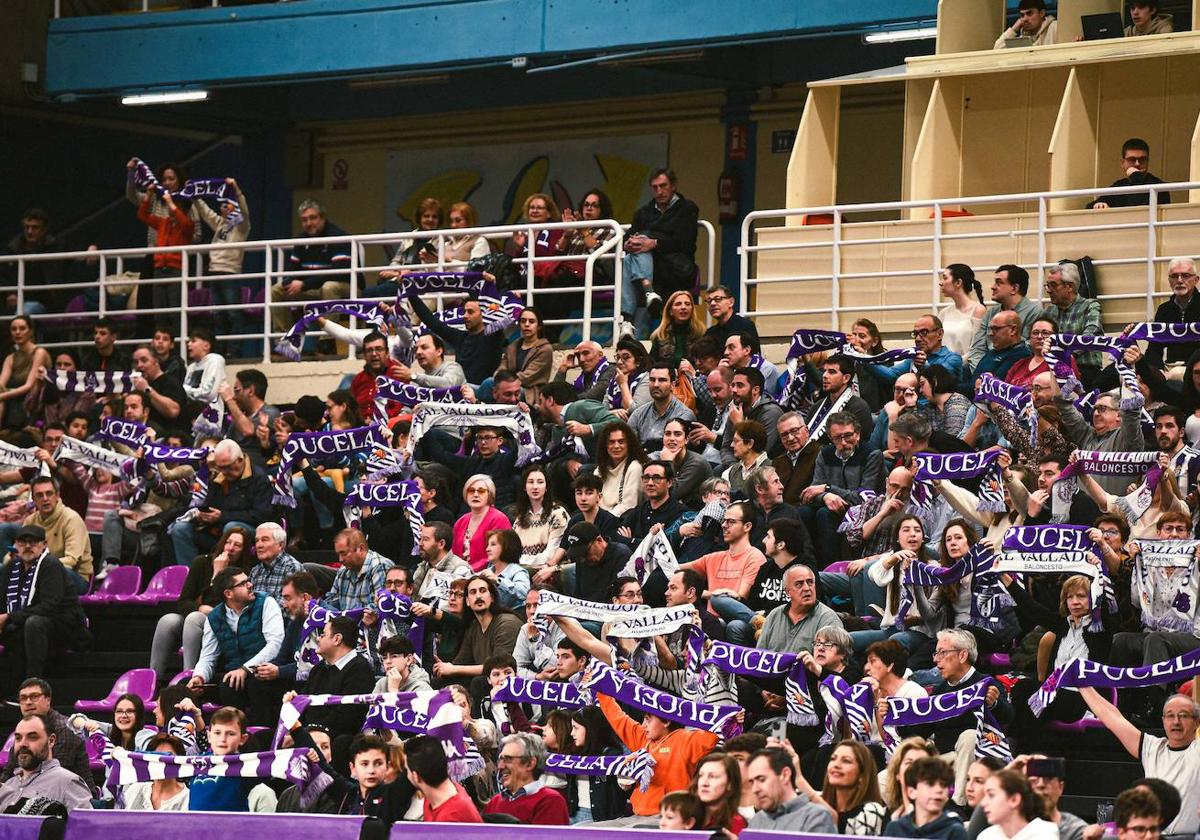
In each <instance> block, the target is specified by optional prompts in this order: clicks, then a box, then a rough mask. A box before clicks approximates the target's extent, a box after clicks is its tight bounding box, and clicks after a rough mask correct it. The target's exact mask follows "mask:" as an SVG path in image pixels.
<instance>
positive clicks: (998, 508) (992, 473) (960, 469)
mask: <svg viewBox="0 0 1200 840" xmlns="http://www.w3.org/2000/svg"><path fill="white" fill-rule="evenodd" d="M1002 452H1003V450H1000V449H989V450H987V451H984V452H951V453H949V454H946V455H936V454H934V453H931V452H923V453H921V454H920V455H916V456H914V457H913V461H914V463H916V465H917V473H916V475H915V476H914V478H913V483H914V486H913V494H914V496H915V495H916V491H917V487H916V484H917V483H918V482H920V483H921V485H922V486H923V487H922V492H923V493H925V494H927V495H926V498H932V486H931V485H930V484H929V483H928V482H932V481H935V480H947V481H957V480H960V479H963V478H976V477H978V476H983V480H982V481H980V483H979V505H978V509H979V510H980V511H981V512H983V513H1004V511H1005V510H1007V506H1006V505H1005V504H1004V472H1003V470H1001V469H1000V464H999V458H1000V455H1001V453H1002Z"/></svg>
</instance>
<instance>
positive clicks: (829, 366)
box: [804, 353, 875, 439]
mask: <svg viewBox="0 0 1200 840" xmlns="http://www.w3.org/2000/svg"><path fill="white" fill-rule="evenodd" d="M853 382H854V360H853V359H851V358H850V357H849V356H846V355H843V354H842V353H835V354H834V355H832V356H830V357H829V358H828V359H826V360H825V361H824V362H822V364H821V399H820V401H819V402H817V403H816V405H814V406H813V407H812V409H811V410H810V411H809V414H808V416H807V417H805V418H804V421H805V424H806V425H807V426H808V430H809V433H810V434H813V435H814V437H817V438H822V439H828V438H829V434H828V422H829V416H830V415H831V414H835V413H837V412H840V411H848V412H850V413H851V414H853V415H854V416H855V417H856V418H858V428H859V433H860V434H861V435H862V437H864V438H870V437H871V432H872V431H873V430H874V428H875V421H874V419H873V418H872V416H871V407H870V406H869V405H867V401H866V400H864V399H863V398H862V397H860V396H858V395H857V394H855V393H853V392H852V391H850V387H851V385H852V383H853Z"/></svg>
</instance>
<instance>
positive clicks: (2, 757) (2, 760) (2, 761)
mask: <svg viewBox="0 0 1200 840" xmlns="http://www.w3.org/2000/svg"><path fill="white" fill-rule="evenodd" d="M16 734H17V733H16V732H15V731H14V732H9V733H8V737H7V738H6V739H5V740H4V747H3V748H0V767H3V766H4V765H6V764H8V753H9V751H10V750H12V742H13V736H14V735H16Z"/></svg>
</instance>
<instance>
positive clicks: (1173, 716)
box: [1163, 712, 1192, 721]
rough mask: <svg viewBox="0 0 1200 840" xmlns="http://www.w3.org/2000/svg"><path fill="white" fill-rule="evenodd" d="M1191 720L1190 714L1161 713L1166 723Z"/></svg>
mask: <svg viewBox="0 0 1200 840" xmlns="http://www.w3.org/2000/svg"><path fill="white" fill-rule="evenodd" d="M1191 719H1192V713H1191V712H1164V713H1163V720H1166V721H1172V720H1191Z"/></svg>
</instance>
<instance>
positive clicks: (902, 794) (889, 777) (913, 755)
mask: <svg viewBox="0 0 1200 840" xmlns="http://www.w3.org/2000/svg"><path fill="white" fill-rule="evenodd" d="M938 755H939V753H938V748H937V746H936V745H935V744H934V743H933V741H926V740H925V739H924V738H921V737H919V736H917V737H913V738H905V739H904V740H903V741H901V742H900V743H899V744H897V745H896V751H895V752H893V753H892V758H891V760H890V761H888V763H887V767H885V768H884V769H883V772H881V773H880V774H879V786H880V788H881V789H882V790H881V792H882V794H883V804H884V805H886V806H887V809H888V816H889V818H890V819H893V820H898V819H900V818H901V817H902V816H904V815H905V814H907V813H908V812H909V811H911V810H912V802H910V801H909V799H908V788H907V786H906V785H905V784H904V771H905V770H907V769H908V768H909V767H911V766H912V764H913V762H915V761H916V760H917V759H918V758H924V757H925V756H929V757H930V758H937V757H938Z"/></svg>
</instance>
